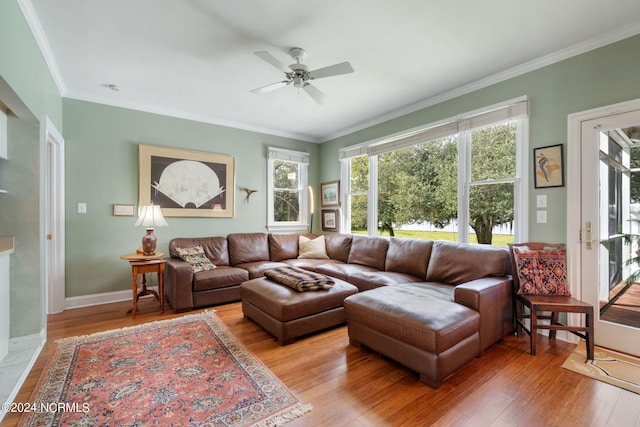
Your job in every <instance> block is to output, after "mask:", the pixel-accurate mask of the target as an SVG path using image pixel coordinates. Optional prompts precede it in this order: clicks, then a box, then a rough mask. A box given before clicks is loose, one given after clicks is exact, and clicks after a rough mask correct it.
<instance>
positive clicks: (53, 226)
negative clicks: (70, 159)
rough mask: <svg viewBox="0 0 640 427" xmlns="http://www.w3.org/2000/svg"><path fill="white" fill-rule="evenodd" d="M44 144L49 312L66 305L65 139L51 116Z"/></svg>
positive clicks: (43, 135) (55, 311)
mask: <svg viewBox="0 0 640 427" xmlns="http://www.w3.org/2000/svg"><path fill="white" fill-rule="evenodd" d="M41 140H42V141H43V143H44V144H45V156H46V157H45V195H44V200H45V227H46V230H45V285H46V308H47V314H52V313H59V312H61V311H64V309H65V268H64V263H65V256H64V255H65V234H64V233H65V231H64V230H65V228H64V221H65V215H64V139H63V138H62V135H60V133H59V132H58V130H57V129H56V127H55V126H54V125H53V123H51V121H50V120H49V118H48V117H47V118H45V120H44V123H43V126H42V136H41Z"/></svg>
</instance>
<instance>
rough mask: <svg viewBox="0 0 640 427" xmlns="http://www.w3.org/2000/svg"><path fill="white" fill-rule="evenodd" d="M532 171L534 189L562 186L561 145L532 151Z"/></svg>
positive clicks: (562, 162) (562, 164) (562, 161)
mask: <svg viewBox="0 0 640 427" xmlns="http://www.w3.org/2000/svg"><path fill="white" fill-rule="evenodd" d="M533 170H534V177H533V178H534V180H535V187H536V188H547V187H563V186H564V159H563V156H562V144H558V145H550V146H548V147H540V148H534V149H533Z"/></svg>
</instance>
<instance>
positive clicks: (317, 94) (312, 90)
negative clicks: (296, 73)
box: [302, 84, 329, 105]
mask: <svg viewBox="0 0 640 427" xmlns="http://www.w3.org/2000/svg"><path fill="white" fill-rule="evenodd" d="M302 89H303V90H304V91H305V92H307V94H308V95H309V96H310V97H311V98H313V100H314V101H316V102H317V103H318V104H320V105H322V104H324V103H325V101H326V100H327V99H329V98H328V97H327V95H325V94H324V93H322V92H321V91H320V89H318V88H317V87H315V86H312V85H310V84H307V85H305V86H303V87H302Z"/></svg>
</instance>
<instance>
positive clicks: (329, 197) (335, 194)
mask: <svg viewBox="0 0 640 427" xmlns="http://www.w3.org/2000/svg"><path fill="white" fill-rule="evenodd" d="M320 197H321V205H322V207H323V208H324V207H331V206H340V181H329V182H323V183H321V184H320Z"/></svg>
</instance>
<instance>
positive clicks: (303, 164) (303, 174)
mask: <svg viewBox="0 0 640 427" xmlns="http://www.w3.org/2000/svg"><path fill="white" fill-rule="evenodd" d="M277 160H279V161H284V162H290V163H296V164H297V165H298V168H299V171H300V176H299V178H298V189H297V191H296V192H297V193H298V195H299V198H298V200H299V201H300V220H299V221H276V220H275V208H274V206H275V205H274V204H275V191H276V190H278V189H276V188H274V179H273V178H274V177H273V173H274V163H275V161H277ZM308 169H309V153H306V152H303V151H295V150H287V149H284V148H276V147H269V148H268V149H267V230H268V231H269V232H304V231H307V230H308V229H309V194H308V187H309V171H308ZM287 190H289V189H287Z"/></svg>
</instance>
